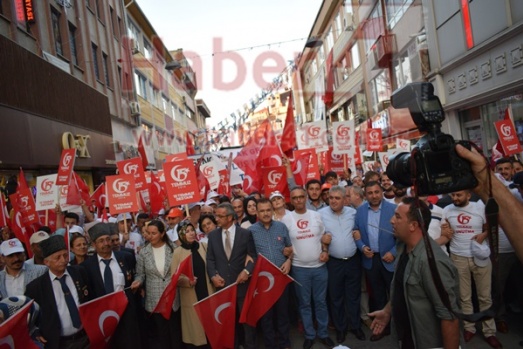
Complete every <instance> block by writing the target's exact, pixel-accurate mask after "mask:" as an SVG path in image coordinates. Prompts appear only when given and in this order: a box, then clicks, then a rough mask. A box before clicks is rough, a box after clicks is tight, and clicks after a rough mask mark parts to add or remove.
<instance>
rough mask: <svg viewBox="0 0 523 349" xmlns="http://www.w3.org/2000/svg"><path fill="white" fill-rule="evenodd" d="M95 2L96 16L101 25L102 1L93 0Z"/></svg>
mask: <svg viewBox="0 0 523 349" xmlns="http://www.w3.org/2000/svg"><path fill="white" fill-rule="evenodd" d="M95 1H96V16H97V17H98V19H99V20H100V21H102V23H103V22H104V19H105V17H104V8H103V1H101V0H95Z"/></svg>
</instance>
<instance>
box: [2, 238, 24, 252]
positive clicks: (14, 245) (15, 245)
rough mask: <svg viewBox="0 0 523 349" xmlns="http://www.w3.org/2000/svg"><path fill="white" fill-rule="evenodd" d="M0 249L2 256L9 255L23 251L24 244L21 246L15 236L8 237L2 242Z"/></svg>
mask: <svg viewBox="0 0 523 349" xmlns="http://www.w3.org/2000/svg"><path fill="white" fill-rule="evenodd" d="M0 251H2V256H10V255H12V254H13V253H19V252H24V246H22V243H21V242H20V240H18V239H17V238H14V239H9V240H6V241H4V242H2V245H0Z"/></svg>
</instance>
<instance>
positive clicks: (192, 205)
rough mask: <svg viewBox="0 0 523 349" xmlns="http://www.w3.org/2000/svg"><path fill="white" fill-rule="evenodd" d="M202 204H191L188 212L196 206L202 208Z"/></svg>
mask: <svg viewBox="0 0 523 349" xmlns="http://www.w3.org/2000/svg"><path fill="white" fill-rule="evenodd" d="M202 205H203V202H193V203H192V204H189V210H192V209H193V208H194V207H196V206H200V207H201V206H202Z"/></svg>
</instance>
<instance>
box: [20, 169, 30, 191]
mask: <svg viewBox="0 0 523 349" xmlns="http://www.w3.org/2000/svg"><path fill="white" fill-rule="evenodd" d="M28 188H29V186H28V185H27V181H26V180H25V174H24V170H23V169H22V168H21V167H20V174H19V175H18V190H21V189H28Z"/></svg>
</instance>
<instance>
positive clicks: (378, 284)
mask: <svg viewBox="0 0 523 349" xmlns="http://www.w3.org/2000/svg"><path fill="white" fill-rule="evenodd" d="M393 275H394V273H393V272H391V271H388V270H387V269H385V267H384V266H383V263H382V262H381V256H380V254H379V253H374V256H373V257H372V267H371V268H370V269H365V276H366V277H367V281H368V283H369V285H370V287H371V289H370V292H369V295H370V311H376V310H381V309H383V308H384V307H385V305H386V304H387V302H388V299H389V296H388V295H389V293H390V284H391V282H392V276H393Z"/></svg>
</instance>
